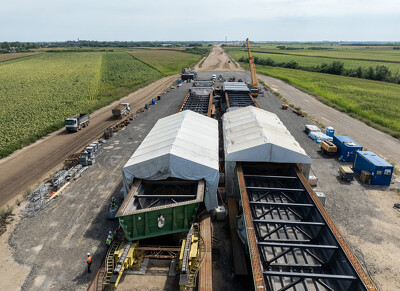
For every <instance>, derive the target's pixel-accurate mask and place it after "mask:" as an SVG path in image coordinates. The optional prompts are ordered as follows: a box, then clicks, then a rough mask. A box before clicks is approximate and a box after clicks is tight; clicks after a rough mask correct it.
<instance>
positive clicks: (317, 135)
mask: <svg viewBox="0 0 400 291" xmlns="http://www.w3.org/2000/svg"><path fill="white" fill-rule="evenodd" d="M308 136H309V137H310V138H311V139H312V140H314V141H315V142H317V143H320V142H321V141H325V140H329V141H332V140H333V138H332V137H330V136H327V135H326V134H325V133H322V132H320V131H311V132H310V133H309V134H308Z"/></svg>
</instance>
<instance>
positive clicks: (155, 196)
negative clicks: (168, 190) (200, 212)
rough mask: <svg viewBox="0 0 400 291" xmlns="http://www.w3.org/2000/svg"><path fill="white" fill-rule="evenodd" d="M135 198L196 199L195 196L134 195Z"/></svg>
mask: <svg viewBox="0 0 400 291" xmlns="http://www.w3.org/2000/svg"><path fill="white" fill-rule="evenodd" d="M136 197H137V198H157V199H171V198H174V199H179V198H185V199H187V198H196V195H136Z"/></svg>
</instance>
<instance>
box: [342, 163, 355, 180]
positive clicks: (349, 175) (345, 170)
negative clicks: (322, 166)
mask: <svg viewBox="0 0 400 291" xmlns="http://www.w3.org/2000/svg"><path fill="white" fill-rule="evenodd" d="M339 176H340V179H341V180H347V181H352V180H353V178H354V172H353V170H352V169H351V168H350V167H349V166H341V167H340V168H339Z"/></svg>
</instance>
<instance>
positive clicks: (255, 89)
mask: <svg viewBox="0 0 400 291" xmlns="http://www.w3.org/2000/svg"><path fill="white" fill-rule="evenodd" d="M246 42H247V50H248V52H249V64H250V73H251V85H250V86H249V89H250V95H251V96H253V97H257V96H258V94H259V93H260V87H259V86H258V82H257V75H256V65H255V64H254V58H253V57H252V56H251V52H250V42H249V39H248V38H246Z"/></svg>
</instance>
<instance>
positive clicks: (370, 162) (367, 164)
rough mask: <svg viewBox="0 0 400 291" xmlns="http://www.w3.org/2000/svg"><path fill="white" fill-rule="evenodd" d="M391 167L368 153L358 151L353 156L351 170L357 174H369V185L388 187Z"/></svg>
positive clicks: (391, 173) (373, 154)
mask: <svg viewBox="0 0 400 291" xmlns="http://www.w3.org/2000/svg"><path fill="white" fill-rule="evenodd" d="M393 168H394V167H393V166H392V165H391V164H389V163H388V162H386V161H385V160H384V159H382V158H381V157H380V156H378V155H376V154H375V153H373V152H370V151H358V152H356V154H355V158H354V162H353V170H354V171H355V172H357V173H361V171H368V172H370V173H371V185H390V181H391V179H392V175H393Z"/></svg>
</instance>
